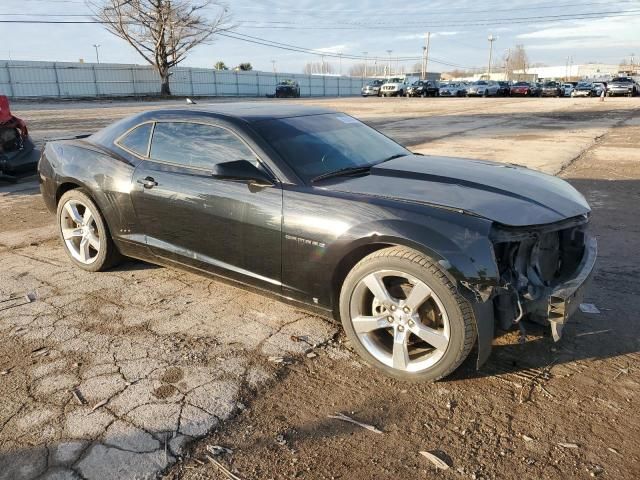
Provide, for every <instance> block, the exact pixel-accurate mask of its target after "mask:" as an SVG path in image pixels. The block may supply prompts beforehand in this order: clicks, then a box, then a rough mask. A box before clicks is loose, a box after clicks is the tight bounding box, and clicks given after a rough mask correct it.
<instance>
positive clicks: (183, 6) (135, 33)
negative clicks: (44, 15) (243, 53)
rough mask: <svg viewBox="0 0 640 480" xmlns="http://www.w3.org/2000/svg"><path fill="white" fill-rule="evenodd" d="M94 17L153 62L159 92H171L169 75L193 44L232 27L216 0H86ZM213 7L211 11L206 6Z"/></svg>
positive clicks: (163, 93)
mask: <svg viewBox="0 0 640 480" xmlns="http://www.w3.org/2000/svg"><path fill="white" fill-rule="evenodd" d="M87 3H88V5H89V7H90V8H91V9H92V11H93V13H94V18H95V19H96V20H97V21H99V22H101V23H102V24H103V25H104V27H105V28H106V29H107V30H108V31H109V32H111V33H113V34H114V35H116V36H118V37H120V38H122V39H123V40H125V41H127V42H128V43H129V45H131V46H132V47H133V48H134V49H135V50H136V51H137V52H138V53H139V54H140V55H141V56H142V57H143V58H144V59H145V60H146V61H147V62H149V63H150V64H151V65H153V66H154V67H155V68H156V70H157V72H158V75H160V80H161V88H160V94H161V95H171V90H170V88H169V76H170V74H171V68H173V67H175V66H176V65H178V64H179V63H180V62H182V61H183V60H184V59H185V58H186V55H187V53H188V52H189V51H190V50H191V49H193V48H194V47H196V46H198V45H200V44H202V43H206V42H209V41H211V39H212V37H213V36H214V35H215V34H216V33H219V32H223V31H226V30H229V29H231V28H233V26H232V25H231V24H230V14H229V10H228V8H227V6H226V5H225V4H223V3H220V2H217V1H216V0H197V1H190V0H87ZM211 7H214V10H215V12H210V11H209V10H206V11H205V9H209V8H211Z"/></svg>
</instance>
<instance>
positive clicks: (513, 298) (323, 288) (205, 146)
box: [12, 102, 597, 478]
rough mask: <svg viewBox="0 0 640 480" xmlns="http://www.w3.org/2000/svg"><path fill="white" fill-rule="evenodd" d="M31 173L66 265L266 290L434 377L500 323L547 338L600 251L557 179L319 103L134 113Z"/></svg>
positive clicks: (386, 358)
mask: <svg viewBox="0 0 640 480" xmlns="http://www.w3.org/2000/svg"><path fill="white" fill-rule="evenodd" d="M38 171H39V176H40V189H41V192H42V198H43V200H44V204H45V206H46V207H47V209H48V210H50V211H51V212H52V213H54V214H55V215H56V217H55V218H56V222H55V223H56V225H57V230H58V234H59V241H60V245H61V247H62V249H63V250H64V252H65V254H66V255H67V257H68V259H69V261H70V262H71V263H72V264H73V265H74V266H76V267H77V268H79V269H82V270H85V271H89V272H97V271H102V270H106V269H108V268H110V267H113V266H115V265H117V264H118V263H119V262H120V261H122V258H123V257H122V256H127V257H132V258H138V259H141V260H145V261H149V262H152V263H158V264H162V265H167V266H172V267H175V268H179V269H180V268H181V269H188V270H192V271H197V272H200V273H201V274H203V275H219V276H221V277H223V278H226V279H229V280H235V281H236V282H238V284H239V285H242V286H248V287H249V288H252V289H256V288H257V289H262V290H263V291H265V292H268V293H269V294H271V295H276V296H278V297H279V298H283V299H287V300H288V301H290V302H297V303H299V304H302V305H303V306H304V308H306V309H308V310H311V311H314V312H318V313H321V314H322V315H325V316H328V317H331V316H333V317H334V318H335V319H336V320H338V321H341V322H342V325H343V327H344V330H345V332H346V335H347V337H348V338H349V340H350V343H351V345H352V346H353V348H354V349H355V351H356V352H357V353H359V354H360V355H361V356H362V358H363V359H364V360H365V361H366V362H368V363H369V364H370V365H372V366H374V367H376V368H378V369H380V370H381V371H383V372H384V373H386V374H387V375H390V376H393V377H395V378H398V379H403V380H413V381H434V380H437V379H439V378H442V377H445V376H447V375H449V374H450V373H452V372H453V371H454V370H456V369H457V368H458V367H459V366H460V365H461V364H462V362H463V361H464V360H465V358H466V357H467V356H468V355H469V354H470V353H471V352H472V351H474V352H476V355H477V357H476V359H475V360H476V362H475V363H476V364H477V365H478V366H480V365H482V363H484V362H485V361H486V360H487V358H488V357H489V355H490V352H491V348H492V341H493V337H494V331H497V326H501V327H502V328H503V329H508V328H511V327H513V326H516V325H517V323H518V322H519V321H520V320H521V319H523V317H524V316H525V315H526V318H527V320H531V321H535V322H539V323H541V324H542V325H545V326H547V327H548V328H550V330H551V333H552V335H553V338H554V340H556V341H557V340H559V338H560V336H561V334H562V331H563V327H564V326H565V324H566V322H568V321H569V320H570V319H571V318H572V316H573V313H574V312H575V311H576V310H577V308H578V305H579V304H580V302H581V299H582V297H583V294H584V288H585V286H586V285H587V284H588V280H589V277H590V276H591V272H592V270H593V267H594V264H595V261H596V255H597V243H596V240H595V238H593V236H592V235H591V234H590V232H589V228H588V224H589V218H590V208H589V205H588V203H587V202H586V200H585V199H584V197H583V196H582V195H581V194H580V193H579V192H578V191H577V190H576V189H575V188H574V187H572V186H571V185H569V184H568V183H567V182H565V181H563V180H562V179H560V178H558V177H554V176H550V175H545V174H544V173H541V172H537V171H535V170H530V169H528V168H524V167H518V166H514V165H509V166H508V168H505V165H504V164H503V163H493V162H489V161H486V160H482V161H478V160H470V159H463V158H451V157H440V156H419V155H414V154H412V153H411V152H410V151H409V150H407V149H406V148H404V147H403V146H401V145H399V144H397V143H396V142H394V141H393V140H391V139H390V138H388V137H386V136H385V135H382V134H381V133H380V132H378V131H376V130H375V129H373V128H371V127H369V126H367V125H365V124H364V123H362V122H360V121H359V120H357V119H356V118H353V117H351V116H349V115H346V114H343V113H338V112H334V111H331V110H326V109H321V108H316V107H308V106H302V105H284V104H280V105H278V104H274V102H262V103H253V104H246V103H235V102H232V103H227V104H216V105H211V106H207V107H203V108H200V109H197V110H194V109H188V108H177V109H163V110H156V111H149V112H142V113H139V114H136V115H133V116H130V117H128V118H125V119H122V120H120V121H118V122H116V123H114V124H112V125H110V126H108V127H106V128H104V129H102V130H100V131H98V132H96V133H95V134H93V135H91V136H90V137H88V138H84V139H83V140H66V141H54V142H49V143H47V145H46V148H45V151H44V154H43V155H42V159H41V160H40V163H39V169H38ZM124 268H125V269H126V268H128V267H126V266H125V267H124ZM153 274H154V273H153V271H151V272H150V275H153ZM102 281H104V279H103V278H102V277H99V276H96V277H94V278H93V279H91V277H90V276H89V275H83V276H82V282H84V283H85V284H86V283H92V284H94V285H97V284H99V283H100V282H102ZM136 293H137V292H135V291H132V292H128V291H126V290H125V291H123V295H124V296H125V298H126V295H128V294H131V295H136ZM196 293H197V292H195V291H194V294H196ZM125 301H126V299H125ZM229 301H231V302H234V301H235V302H239V301H241V296H240V294H238V296H237V297H236V298H231V299H230V300H229ZM498 306H499V308H498ZM215 315H216V313H215V312H210V317H211V318H215ZM180 320H181V319H180V318H176V319H175V322H180ZM230 328H231V327H230ZM572 331H575V329H572ZM309 333H311V332H309ZM243 334H244V335H251V332H250V331H243ZM537 350H539V349H537ZM532 351H536V349H533V350H532ZM543 353H544V352H543ZM534 354H535V355H540V353H534ZM531 360H532V361H533V362H543V361H545V362H546V360H544V356H538V357H537V358H536V359H531ZM12 478H13V477H12Z"/></svg>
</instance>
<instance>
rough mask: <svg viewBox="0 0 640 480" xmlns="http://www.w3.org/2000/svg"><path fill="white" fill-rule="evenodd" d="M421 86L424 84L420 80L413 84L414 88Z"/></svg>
mask: <svg viewBox="0 0 640 480" xmlns="http://www.w3.org/2000/svg"><path fill="white" fill-rule="evenodd" d="M420 85H422V82H421V81H420V80H418V81H417V82H413V84H412V85H411V86H412V87H419V86H420Z"/></svg>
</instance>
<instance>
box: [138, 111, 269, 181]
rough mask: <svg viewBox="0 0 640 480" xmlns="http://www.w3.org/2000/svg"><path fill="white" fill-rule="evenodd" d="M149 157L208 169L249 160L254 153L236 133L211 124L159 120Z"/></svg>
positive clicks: (252, 160) (252, 157)
mask: <svg viewBox="0 0 640 480" xmlns="http://www.w3.org/2000/svg"><path fill="white" fill-rule="evenodd" d="M149 157H150V158H151V159H152V160H157V161H160V162H167V163H172V164H176V165H181V166H184V167H189V168H198V169H203V170H208V171H211V170H212V169H213V166H214V165H216V164H218V163H223V162H231V161H234V160H248V161H250V162H252V163H254V164H255V165H257V159H256V156H255V155H254V153H253V152H252V151H251V150H250V149H249V147H247V146H246V145H245V144H244V143H243V142H242V141H241V140H240V139H239V138H238V137H237V136H236V135H234V134H233V133H231V132H230V131H228V130H226V129H224V128H221V127H216V126H214V125H204V124H200V123H190V122H158V123H156V126H155V128H154V130H153V138H152V139H151V153H150V154H149Z"/></svg>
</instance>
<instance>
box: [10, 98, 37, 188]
mask: <svg viewBox="0 0 640 480" xmlns="http://www.w3.org/2000/svg"><path fill="white" fill-rule="evenodd" d="M39 158H40V150H38V149H37V148H35V145H34V144H33V141H32V140H31V137H30V136H29V130H28V129H27V124H26V123H25V122H24V121H23V120H21V119H19V118H18V117H16V116H14V115H13V114H12V113H11V108H10V106H9V99H8V98H7V97H6V96H5V95H0V179H5V180H14V175H15V174H17V173H23V172H27V171H29V170H33V171H35V169H36V165H37V164H38V159H39Z"/></svg>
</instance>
